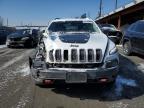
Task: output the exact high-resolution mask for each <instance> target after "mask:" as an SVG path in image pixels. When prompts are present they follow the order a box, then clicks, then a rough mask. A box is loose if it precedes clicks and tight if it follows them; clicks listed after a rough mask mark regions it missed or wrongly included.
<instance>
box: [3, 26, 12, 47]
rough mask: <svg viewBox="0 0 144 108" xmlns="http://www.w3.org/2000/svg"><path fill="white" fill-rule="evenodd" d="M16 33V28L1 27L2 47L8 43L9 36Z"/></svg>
mask: <svg viewBox="0 0 144 108" xmlns="http://www.w3.org/2000/svg"><path fill="white" fill-rule="evenodd" d="M14 31H15V28H12V27H5V26H2V27H0V45H2V44H5V43H6V38H7V36H8V35H9V34H11V33H12V32H14Z"/></svg>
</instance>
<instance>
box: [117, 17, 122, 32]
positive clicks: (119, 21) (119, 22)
mask: <svg viewBox="0 0 144 108" xmlns="http://www.w3.org/2000/svg"><path fill="white" fill-rule="evenodd" d="M120 27H121V16H120V15H119V16H118V23H117V28H118V29H119V30H120Z"/></svg>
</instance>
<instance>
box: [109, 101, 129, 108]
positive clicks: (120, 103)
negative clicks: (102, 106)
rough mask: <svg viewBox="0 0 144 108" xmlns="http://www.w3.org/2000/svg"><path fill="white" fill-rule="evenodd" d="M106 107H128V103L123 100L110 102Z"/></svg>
mask: <svg viewBox="0 0 144 108" xmlns="http://www.w3.org/2000/svg"><path fill="white" fill-rule="evenodd" d="M108 108H128V104H125V103H123V102H117V103H112V104H111V105H109V107H108Z"/></svg>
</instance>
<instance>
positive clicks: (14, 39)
mask: <svg viewBox="0 0 144 108" xmlns="http://www.w3.org/2000/svg"><path fill="white" fill-rule="evenodd" d="M10 40H11V41H20V40H21V38H10Z"/></svg>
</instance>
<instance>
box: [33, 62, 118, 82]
mask: <svg viewBox="0 0 144 108" xmlns="http://www.w3.org/2000/svg"><path fill="white" fill-rule="evenodd" d="M41 66H43V67H42V68H41V67H38V66H37V68H35V67H31V75H32V78H33V79H34V81H35V82H36V83H37V84H41V83H43V82H44V80H53V81H58V80H62V81H64V82H66V83H101V82H112V81H114V80H115V78H116V76H117V73H118V70H119V67H118V65H117V66H114V67H111V68H102V67H99V68H92V69H84V68H82V69H81V68H80V69H74V68H46V65H44V63H43V64H41Z"/></svg>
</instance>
